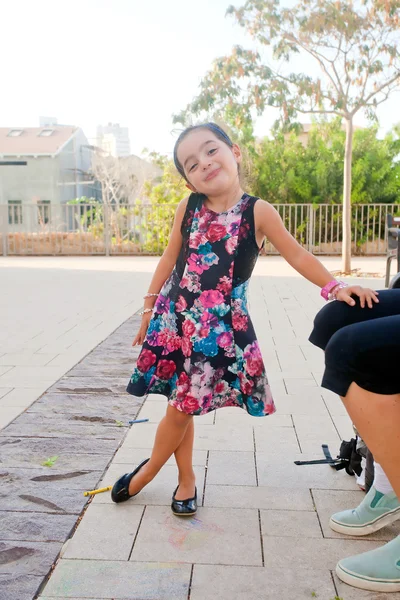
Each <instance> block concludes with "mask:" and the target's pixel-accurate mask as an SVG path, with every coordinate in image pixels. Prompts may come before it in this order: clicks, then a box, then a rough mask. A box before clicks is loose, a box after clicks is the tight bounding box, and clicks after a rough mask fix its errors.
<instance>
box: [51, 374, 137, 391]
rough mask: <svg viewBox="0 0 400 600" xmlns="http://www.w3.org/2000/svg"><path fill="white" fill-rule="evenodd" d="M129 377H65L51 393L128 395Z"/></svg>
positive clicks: (53, 387)
mask: <svg viewBox="0 0 400 600" xmlns="http://www.w3.org/2000/svg"><path fill="white" fill-rule="evenodd" d="M128 381H129V377H128V378H127V377H119V378H118V377H96V378H95V377H94V376H92V377H63V378H62V379H60V380H59V381H57V383H55V384H54V385H52V386H51V388H50V389H49V392H64V393H66V394H68V393H72V394H101V395H104V394H110V395H113V394H126V386H127V384H128Z"/></svg>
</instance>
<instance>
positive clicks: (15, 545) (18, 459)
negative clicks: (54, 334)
mask: <svg viewBox="0 0 400 600" xmlns="http://www.w3.org/2000/svg"><path fill="white" fill-rule="evenodd" d="M135 319H136V322H137V318H133V319H131V323H134V322H135ZM113 335H117V336H118V331H117V332H116V333H115V334H113ZM110 355H112V351H111V350H109V351H107V352H104V351H103V352H102V353H99V354H98V361H100V356H102V357H103V361H104V363H106V362H107V358H108V357H109V356H110ZM38 362H39V363H40V360H39V361H38ZM83 362H84V361H83ZM98 367H99V368H98V369H97V372H98V371H101V370H102V367H101V365H98ZM16 368H17V367H14V369H16ZM20 368H23V367H20ZM30 368H31V369H33V367H30ZM37 368H38V369H45V367H37ZM60 368H61V367H57V369H58V371H60ZM54 370H55V369H53V371H54ZM31 375H32V376H33V374H31ZM41 375H43V374H41ZM38 379H40V377H39V376H38ZM122 381H123V383H124V387H123V388H122ZM126 381H127V378H124V379H123V380H122V379H121V380H120V381H117V384H115V381H114V382H112V381H111V378H104V377H103V376H101V375H99V376H97V374H96V369H93V375H92V377H91V378H83V379H82V378H80V377H73V376H70V375H69V374H67V375H66V376H64V377H63V378H62V380H60V383H59V384H55V385H53V386H52V389H51V391H50V390H49V392H47V393H46V394H44V396H42V398H41V399H39V400H37V401H36V402H34V404H33V405H32V406H31V407H30V408H29V409H28V410H26V411H25V412H24V413H23V414H22V415H20V416H19V417H17V418H16V419H15V420H14V421H13V422H12V423H11V424H9V425H8V427H6V428H5V429H3V430H2V431H1V432H0V482H1V487H0V540H1V541H0V573H3V574H8V573H9V571H10V570H11V571H12V573H13V574H15V573H17V574H18V573H19V574H21V577H22V576H23V577H24V578H25V579H23V580H22V579H19V580H18V581H19V584H18V585H17V583H16V582H14V583H12V582H10V580H9V577H8V575H7V577H6V578H3V580H2V581H0V586H1V587H0V590H1V589H5V590H7V594H13V595H14V596H16V597H18V600H21V598H23V597H24V594H25V595H26V596H27V597H29V594H31V596H30V598H33V594H34V593H35V591H36V590H37V588H38V585H39V583H40V581H42V580H43V577H45V576H46V574H47V573H48V572H49V570H50V568H51V567H52V565H53V563H54V560H55V559H56V557H57V554H58V553H59V552H60V550H61V547H62V545H63V543H64V542H65V540H66V539H67V538H68V537H69V536H70V534H71V532H72V531H73V529H74V527H75V524H76V521H77V519H78V517H79V515H80V513H81V512H82V510H83V508H84V507H85V505H86V504H87V498H85V497H84V496H83V491H85V490H88V489H89V490H90V489H94V488H96V487H97V485H98V484H99V481H100V479H101V477H102V474H103V472H104V470H105V468H106V467H107V465H108V463H109V461H110V457H112V456H113V454H114V453H115V451H116V450H117V449H118V448H119V446H120V444H121V441H122V440H123V438H124V437H125V435H126V432H127V431H128V421H129V419H133V418H135V416H136V415H137V413H138V411H139V410H140V407H141V404H142V400H140V399H138V398H134V397H132V396H129V395H128V394H127V393H126V391H125V388H126ZM82 385H83V386H84V387H83V388H82V389H81V387H80V386H82ZM13 391H14V392H15V391H16V390H13ZM98 392H100V393H98ZM9 393H12V392H9ZM20 393H21V390H20V389H19V390H18V394H20ZM7 395H8V394H6V395H5V396H3V398H6V397H7ZM10 410H15V411H16V412H20V407H18V406H16V407H12V408H10ZM1 414H4V409H3V412H2V413H1ZM119 425H122V426H119ZM49 458H52V460H53V461H54V462H53V466H51V464H50V465H49V466H47V467H45V466H42V464H43V462H45V461H46V460H47V459H49ZM93 510H94V511H95V510H97V508H96V507H94V508H93ZM98 510H100V511H101V510H102V507H101V506H100V507H99V509H98ZM141 510H143V507H142V508H141ZM97 522H98V521H97ZM114 530H115V526H114ZM53 540H54V541H53ZM130 545H132V544H130ZM97 547H99V546H97ZM100 547H101V546H100ZM129 551H130V550H129ZM128 555H129V553H128ZM114 557H115V553H114ZM126 558H128V557H126ZM32 576H34V578H33V579H32ZM38 577H41V580H40V581H38ZM6 598H7V600H8V597H7V596H6Z"/></svg>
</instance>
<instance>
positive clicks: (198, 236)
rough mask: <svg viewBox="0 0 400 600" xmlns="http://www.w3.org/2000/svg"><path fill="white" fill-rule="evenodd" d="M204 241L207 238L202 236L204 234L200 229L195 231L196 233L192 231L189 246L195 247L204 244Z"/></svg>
mask: <svg viewBox="0 0 400 600" xmlns="http://www.w3.org/2000/svg"><path fill="white" fill-rule="evenodd" d="M206 242H207V240H206V238H205V237H204V234H203V233H201V232H200V231H197V232H196V233H193V234H192V235H191V236H190V242H189V246H190V248H195V249H197V248H198V247H199V246H201V245H202V244H205V243H206Z"/></svg>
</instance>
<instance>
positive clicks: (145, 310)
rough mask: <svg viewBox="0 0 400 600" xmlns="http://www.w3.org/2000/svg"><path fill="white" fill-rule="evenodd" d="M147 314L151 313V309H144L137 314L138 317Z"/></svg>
mask: <svg viewBox="0 0 400 600" xmlns="http://www.w3.org/2000/svg"><path fill="white" fill-rule="evenodd" d="M149 312H153V309H152V308H145V309H144V310H141V311H140V313H138V314H139V315H144V314H146V313H149Z"/></svg>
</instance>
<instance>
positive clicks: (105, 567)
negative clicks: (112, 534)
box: [42, 559, 192, 600]
mask: <svg viewBox="0 0 400 600" xmlns="http://www.w3.org/2000/svg"><path fill="white" fill-rule="evenodd" d="M191 569H192V567H191V565H190V564H177V563H173V562H168V563H161V564H160V563H154V562H150V563H149V562H140V563H134V562H129V561H105V560H102V561H96V560H67V559H62V560H61V561H60V563H59V565H58V566H57V569H56V570H55V571H54V573H53V575H52V577H51V579H50V581H49V583H48V584H47V586H46V588H45V596H42V598H43V597H50V598H62V599H63V600H66V599H67V598H68V599H72V598H81V599H83V598H85V599H86V598H95V599H96V600H103V599H107V600H108V599H114V600H155V599H156V600H187V597H188V591H189V582H190V574H191Z"/></svg>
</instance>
